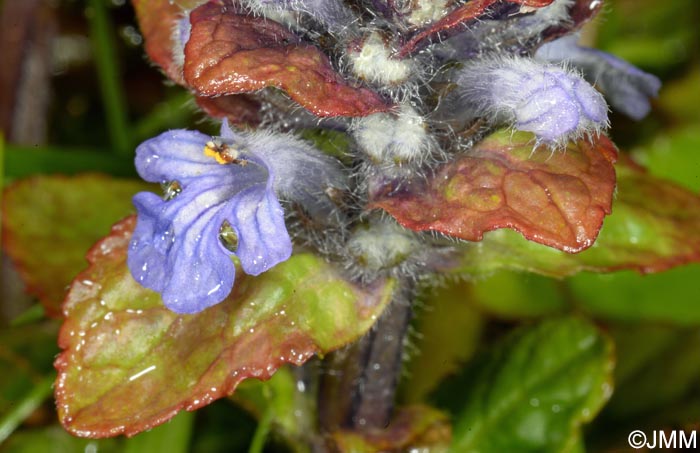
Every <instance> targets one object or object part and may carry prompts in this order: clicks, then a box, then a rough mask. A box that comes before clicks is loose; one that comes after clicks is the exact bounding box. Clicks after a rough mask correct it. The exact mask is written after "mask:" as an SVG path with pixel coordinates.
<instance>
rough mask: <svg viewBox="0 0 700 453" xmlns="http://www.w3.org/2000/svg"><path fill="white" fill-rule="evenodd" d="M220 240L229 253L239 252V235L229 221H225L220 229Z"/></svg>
mask: <svg viewBox="0 0 700 453" xmlns="http://www.w3.org/2000/svg"><path fill="white" fill-rule="evenodd" d="M219 240H220V241H221V244H223V246H224V248H226V250H228V251H229V252H231V253H236V250H238V234H237V233H236V231H235V230H234V229H233V227H232V226H231V224H230V223H229V222H228V220H224V223H222V224H221V228H219Z"/></svg>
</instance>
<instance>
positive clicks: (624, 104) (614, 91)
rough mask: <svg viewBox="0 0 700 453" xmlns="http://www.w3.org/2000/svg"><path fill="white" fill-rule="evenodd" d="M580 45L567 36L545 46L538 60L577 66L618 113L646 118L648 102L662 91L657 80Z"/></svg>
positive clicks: (622, 61) (617, 60) (574, 39)
mask: <svg viewBox="0 0 700 453" xmlns="http://www.w3.org/2000/svg"><path fill="white" fill-rule="evenodd" d="M577 43H578V36H577V35H569V36H565V37H563V38H561V39H558V40H556V41H552V42H550V43H547V44H544V45H543V46H542V47H540V48H539V49H538V51H537V54H536V55H535V56H536V58H538V59H540V60H544V61H551V62H558V63H561V62H563V63H568V64H571V65H573V66H575V67H576V68H578V69H580V70H581V71H583V74H584V76H585V77H586V79H587V80H589V81H590V82H591V83H595V84H596V85H597V86H598V87H600V89H601V90H602V91H603V93H605V95H606V97H607V98H608V100H609V101H610V104H611V105H612V106H613V107H614V108H615V109H617V110H619V111H621V112H622V113H624V114H625V115H627V116H629V117H630V118H633V119H635V120H640V119H642V118H644V117H645V116H646V115H647V114H648V113H649V110H650V109H651V105H650V104H649V98H653V97H656V96H657V95H658V93H659V89H660V88H661V81H660V80H659V79H658V77H656V76H654V75H652V74H648V73H646V72H644V71H641V70H639V69H637V68H636V67H634V66H633V65H631V64H629V63H627V62H626V61H624V60H621V59H620V58H617V57H615V56H612V55H610V54H608V53H605V52H602V51H600V50H596V49H590V48H588V47H582V46H579V45H578V44H577Z"/></svg>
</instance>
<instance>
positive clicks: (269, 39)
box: [184, 3, 390, 117]
mask: <svg viewBox="0 0 700 453" xmlns="http://www.w3.org/2000/svg"><path fill="white" fill-rule="evenodd" d="M190 22H191V24H192V32H191V34H190V40H189V41H188V42H187V46H185V68H184V71H185V80H186V81H187V84H188V85H189V86H190V87H192V88H193V89H194V90H195V91H196V92H197V94H199V95H201V96H208V97H215V96H220V95H225V94H236V93H248V92H252V91H257V90H260V89H262V88H266V87H277V88H280V89H282V90H284V91H285V92H286V93H287V94H289V96H290V97H291V98H292V99H294V100H295V101H296V102H298V103H299V104H301V105H302V106H303V107H305V108H306V109H308V110H309V111H311V112H312V113H314V114H315V115H318V116H323V117H328V116H365V115H369V114H371V113H375V112H381V111H386V110H388V109H389V108H390V106H389V105H388V104H386V103H385V102H384V100H383V99H382V98H381V97H380V96H379V95H378V94H377V93H374V92H373V91H370V90H368V89H366V88H355V87H352V86H350V85H349V84H348V83H347V82H346V81H345V80H344V79H343V78H342V77H341V75H340V74H338V73H337V72H336V71H335V70H334V69H333V68H332V66H331V64H330V61H329V60H328V58H327V57H326V56H325V55H324V54H323V52H321V50H319V49H318V48H316V47H314V46H312V45H308V44H304V43H302V42H301V41H300V40H299V38H297V37H296V36H295V35H294V34H293V33H292V32H290V31H289V30H288V29H287V28H285V27H284V26H282V25H281V24H279V23H277V22H275V21H273V20H270V19H266V18H263V17H254V16H251V15H246V14H237V13H236V12H235V11H232V10H231V8H228V9H227V8H226V7H223V6H220V5H217V4H216V3H208V4H205V5H202V6H200V7H198V8H197V9H195V10H194V11H192V13H191V14H190Z"/></svg>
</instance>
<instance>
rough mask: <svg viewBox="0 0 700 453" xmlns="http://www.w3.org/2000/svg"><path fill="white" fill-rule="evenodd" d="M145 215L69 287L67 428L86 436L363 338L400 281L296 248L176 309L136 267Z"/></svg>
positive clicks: (134, 424)
mask: <svg viewBox="0 0 700 453" xmlns="http://www.w3.org/2000/svg"><path fill="white" fill-rule="evenodd" d="M134 223H135V219H134V218H133V217H130V218H128V219H125V220H124V221H123V222H120V223H119V224H117V225H115V227H114V228H113V231H112V233H111V234H110V235H109V236H108V237H106V238H105V239H104V240H102V241H101V242H99V243H98V244H96V245H95V247H93V249H92V250H91V251H90V253H89V255H88V260H89V261H90V263H91V265H90V267H89V268H88V269H87V270H86V271H84V272H83V273H81V274H80V275H79V276H78V277H77V278H76V280H75V281H74V282H73V284H72V286H71V290H70V293H69V295H68V297H67V300H66V302H65V304H64V306H63V309H64V314H65V316H66V320H65V322H64V324H63V326H62V328H61V333H60V336H59V345H60V346H61V348H63V349H64V352H63V353H62V354H61V355H60V356H59V357H58V359H57V360H56V363H55V365H56V368H57V369H58V370H59V377H58V380H57V382H56V399H57V406H58V410H59V417H60V419H61V421H62V423H63V424H64V426H65V427H66V428H67V429H68V430H69V431H70V432H72V433H73V434H76V435H80V436H93V437H105V436H113V435H116V434H119V433H124V434H127V435H131V434H135V433H138V432H140V431H143V430H145V429H149V428H151V427H153V426H155V425H158V424H160V423H163V422H165V421H167V420H168V419H170V418H172V417H173V416H174V415H175V414H176V413H177V412H178V411H179V410H181V409H187V410H194V409H196V408H199V407H201V406H205V405H207V404H209V403H210V402H212V401H213V400H215V399H218V398H220V397H223V396H226V395H228V394H230V393H231V392H233V390H234V389H235V387H236V386H237V385H238V383H239V382H240V381H242V380H243V379H245V378H250V377H255V378H259V379H267V378H269V377H270V376H271V375H272V373H274V372H275V370H276V369H277V368H278V367H279V366H280V365H282V364H284V363H292V364H296V365H300V364H302V363H304V362H305V361H306V360H308V359H309V358H310V357H311V356H312V355H313V354H316V353H325V352H328V351H331V350H333V349H336V348H338V347H340V346H343V345H344V344H346V343H348V342H350V341H353V340H355V339H356V338H358V337H359V336H360V335H361V334H362V333H364V332H365V331H366V330H367V329H369V327H370V326H371V325H372V324H373V323H374V320H375V319H376V318H377V317H378V316H379V314H380V313H381V311H382V309H383V308H384V306H385V305H386V304H387V303H388V300H389V299H390V296H391V289H392V287H393V286H392V284H391V283H390V282H389V283H387V282H384V283H381V284H378V285H377V286H375V287H374V288H373V289H372V290H360V289H358V288H357V287H354V286H353V285H351V284H349V283H347V282H345V281H344V280H342V279H341V278H340V277H339V276H338V275H336V274H335V273H334V271H333V270H332V268H330V267H329V266H328V265H327V264H326V263H325V262H324V261H323V260H321V259H319V258H316V257H314V256H313V255H310V254H300V255H296V256H293V257H292V258H291V259H290V260H288V261H286V262H284V263H282V264H280V265H278V266H276V267H274V268H273V269H271V270H270V271H268V272H266V273H264V274H262V275H261V276H259V277H249V276H246V275H243V274H241V275H240V276H239V277H238V278H237V283H236V286H235V288H234V291H233V293H232V295H231V296H229V298H228V299H226V300H225V301H224V302H222V303H221V304H218V305H216V306H214V307H211V308H209V309H207V310H205V311H203V312H201V313H199V314H197V315H180V316H178V315H176V314H175V313H173V312H171V311H169V310H167V309H166V308H164V307H163V305H162V302H161V300H160V297H159V296H158V294H156V293H154V292H152V291H149V290H146V289H144V288H143V287H141V286H139V285H138V284H137V283H136V282H135V281H134V280H133V279H132V278H131V275H130V274H129V271H128V270H127V268H126V265H125V260H126V248H127V246H128V242H129V238H130V235H131V231H132V229H133V226H134Z"/></svg>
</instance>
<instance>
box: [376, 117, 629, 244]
mask: <svg viewBox="0 0 700 453" xmlns="http://www.w3.org/2000/svg"><path fill="white" fill-rule="evenodd" d="M533 146H534V143H533V139H532V135H530V134H526V133H518V134H515V135H512V136H511V134H510V133H508V132H505V131H503V132H498V133H495V134H493V135H491V136H489V137H487V138H486V139H485V140H483V141H482V142H480V143H479V144H478V145H476V146H475V147H474V148H472V149H471V150H470V151H469V152H468V153H466V154H464V155H463V156H461V157H459V158H458V159H456V160H455V161H453V162H451V163H449V164H447V165H445V166H443V167H442V168H440V169H439V171H438V172H437V173H436V174H435V175H433V176H432V177H430V178H429V179H428V180H427V182H426V181H425V180H423V179H415V180H413V181H411V183H410V184H402V186H401V187H399V188H394V187H392V186H387V187H385V188H383V190H382V191H380V192H379V193H378V194H377V195H376V196H375V198H374V200H373V203H372V207H379V208H382V209H384V210H385V211H387V212H388V213H390V214H391V215H392V216H394V218H396V220H398V222H399V223H401V224H402V225H403V226H404V227H406V228H409V229H412V230H416V231H423V230H431V231H438V232H440V233H444V234H447V235H449V236H451V237H455V238H459V239H465V240H468V241H480V240H481V239H482V238H483V234H484V233H485V232H488V231H491V230H495V229H498V228H512V229H514V230H516V231H519V232H520V233H522V235H523V236H525V237H526V238H527V239H529V240H531V241H535V242H539V243H541V244H545V245H548V246H550V247H555V248H558V249H561V250H564V251H567V252H570V253H573V252H579V251H581V250H584V249H586V248H588V247H590V246H591V245H592V244H593V242H594V241H595V238H596V237H597V235H598V231H599V230H600V227H601V225H602V223H603V217H605V215H606V214H607V213H609V212H610V207H611V202H612V195H613V190H614V188H615V170H614V169H613V162H614V161H615V159H616V156H617V151H616V149H615V146H614V145H613V144H612V143H611V142H610V141H609V140H608V139H607V138H606V137H604V136H600V137H598V138H596V139H593V141H587V140H580V141H578V142H575V143H571V144H570V145H569V146H568V147H567V149H566V150H565V151H563V152H557V151H553V152H552V151H549V150H547V149H545V148H539V149H537V150H533ZM533 213H536V215H533Z"/></svg>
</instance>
